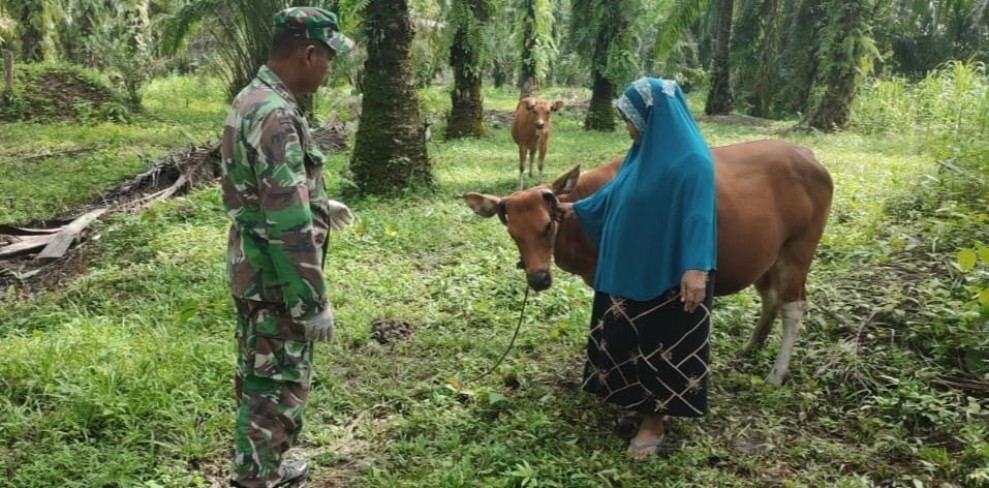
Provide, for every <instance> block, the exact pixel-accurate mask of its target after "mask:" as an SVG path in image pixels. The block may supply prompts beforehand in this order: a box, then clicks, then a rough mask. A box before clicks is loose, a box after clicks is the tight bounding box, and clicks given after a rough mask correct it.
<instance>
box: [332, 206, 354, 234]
mask: <svg viewBox="0 0 989 488" xmlns="http://www.w3.org/2000/svg"><path fill="white" fill-rule="evenodd" d="M326 207H327V209H328V210H329V212H330V228H331V229H333V230H340V229H344V228H346V227H348V226H350V224H352V223H354V214H353V213H351V211H350V208H349V207H347V206H346V205H344V204H343V202H338V201H336V200H329V201H327V202H326Z"/></svg>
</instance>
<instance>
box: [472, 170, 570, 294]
mask: <svg viewBox="0 0 989 488" xmlns="http://www.w3.org/2000/svg"><path fill="white" fill-rule="evenodd" d="M579 177H580V166H575V167H574V168H573V169H571V170H570V171H568V172H567V173H566V174H564V175H563V176H560V177H559V178H557V179H556V181H554V182H553V183H552V184H550V185H540V186H537V187H533V188H529V189H527V190H520V191H517V192H515V193H512V194H511V195H508V196H507V197H496V196H493V195H483V194H480V193H468V194H466V195H464V201H466V202H467V206H469V207H470V208H471V209H472V210H473V211H474V213H476V214H477V215H480V216H481V217H485V218H487V217H491V216H494V215H497V216H498V219H499V220H501V223H502V224H505V227H506V228H507V229H508V234H509V235H510V236H512V239H514V240H515V245H517V246H518V248H519V257H520V258H521V263H520V265H521V267H522V268H523V269H525V277H526V280H527V281H528V282H529V286H531V287H532V289H533V290H536V291H542V290H545V289H547V288H549V287H550V285H552V284H553V272H552V270H551V269H550V265H551V264H553V248H554V246H555V245H556V236H557V234H558V233H559V231H560V224H561V219H562V212H561V211H560V209H559V201H560V200H559V197H560V196H562V195H566V194H567V193H570V192H571V191H573V189H574V187H576V186H577V179H578V178H579Z"/></svg>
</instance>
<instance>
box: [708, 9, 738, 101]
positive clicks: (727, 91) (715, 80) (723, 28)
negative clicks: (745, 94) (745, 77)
mask: <svg viewBox="0 0 989 488" xmlns="http://www.w3.org/2000/svg"><path fill="white" fill-rule="evenodd" d="M717 7H718V17H717V19H718V21H717V22H718V27H717V29H718V31H717V32H718V34H717V38H716V41H715V46H714V56H713V58H712V59H711V88H710V90H709V91H708V93H707V103H706V104H705V106H704V113H706V114H707V115H725V114H730V113H731V111H732V108H734V102H733V100H732V95H731V80H730V77H729V73H730V71H731V67H730V66H729V64H728V60H729V56H728V55H729V53H730V52H731V23H732V18H733V14H734V12H735V2H734V0H719V1H718V2H717Z"/></svg>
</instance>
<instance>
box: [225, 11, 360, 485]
mask: <svg viewBox="0 0 989 488" xmlns="http://www.w3.org/2000/svg"><path fill="white" fill-rule="evenodd" d="M352 46H353V42H352V41H350V39H347V38H346V37H344V36H343V35H342V34H341V33H340V31H339V26H338V24H337V18H336V16H335V15H334V14H333V13H331V12H327V11H325V10H322V9H318V8H312V7H294V8H289V9H286V10H283V11H281V12H279V13H278V14H276V15H275V18H274V36H273V38H272V43H271V54H270V56H269V58H268V63H267V65H265V66H262V67H261V69H260V70H259V71H258V74H257V77H256V78H254V80H253V81H252V82H251V84H250V85H248V86H247V87H246V88H244V90H243V91H241V92H240V94H239V95H237V98H236V99H235V100H234V102H233V105H232V106H231V108H230V111H229V113H228V115H227V119H226V122H225V124H224V128H223V141H222V146H221V151H222V155H223V166H224V174H223V178H222V187H223V203H224V206H225V207H226V210H227V216H228V217H230V220H231V221H232V222H233V224H232V225H231V227H230V235H229V240H228V250H227V269H228V275H229V280H230V288H231V292H232V293H233V297H234V303H235V306H236V310H237V331H236V338H237V347H238V351H239V353H238V359H237V373H236V381H235V389H236V395H237V402H238V403H237V405H238V407H237V421H236V432H235V450H234V459H233V468H232V472H233V473H232V476H231V484H232V485H233V486H239V487H245V488H255V487H264V488H270V487H274V486H284V485H288V484H292V483H295V482H298V481H302V480H304V479H305V478H306V477H307V476H308V473H309V467H308V465H307V464H306V463H305V462H304V461H294V462H288V463H285V464H284V465H283V464H282V457H283V455H284V453H285V451H287V450H288V449H289V448H290V447H292V445H293V444H295V442H296V441H297V440H298V438H299V432H300V430H301V428H302V416H303V412H304V411H305V407H306V403H307V400H308V397H309V388H310V386H311V383H312V376H313V367H312V356H313V341H317V340H319V341H325V340H329V339H330V337H331V336H332V333H333V310H332V307H331V305H330V300H329V297H328V296H327V291H326V284H325V282H324V281H323V274H322V267H323V264H324V263H323V259H325V256H326V248H325V245H326V242H327V238H328V235H329V231H330V229H331V228H332V229H339V228H343V227H345V226H347V225H349V224H350V222H351V221H352V219H353V216H352V215H351V213H350V210H349V209H348V208H347V206H346V205H344V204H342V203H340V202H336V201H334V200H329V199H327V195H326V190H325V188H324V186H323V176H322V169H323V160H324V157H323V154H322V153H321V152H320V151H319V149H318V148H316V147H315V146H314V145H313V144H312V143H311V138H310V134H309V127H308V125H307V123H306V119H305V118H304V117H303V116H302V113H301V112H300V110H299V107H298V104H297V101H296V97H297V96H298V95H301V94H306V93H313V92H315V91H316V89H317V88H318V87H319V85H320V84H321V83H322V82H323V81H324V79H325V78H326V75H327V73H328V72H329V66H330V61H331V59H332V58H333V56H334V55H335V54H337V53H343V52H346V51H349V50H350V48H351V47H352Z"/></svg>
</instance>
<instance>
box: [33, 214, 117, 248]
mask: <svg viewBox="0 0 989 488" xmlns="http://www.w3.org/2000/svg"><path fill="white" fill-rule="evenodd" d="M104 212H106V207H103V208H98V209H96V210H93V211H91V212H89V213H86V214H83V215H82V216H81V217H79V218H77V219H75V220H73V221H72V223H70V224H69V225H66V226H65V227H62V229H61V230H59V231H58V233H56V234H55V235H54V236H53V237H51V242H49V243H48V244H47V245H46V246H45V248H44V249H43V250H42V251H41V252H40V253H38V255H37V256H35V257H34V259H36V260H38V259H57V258H60V257H62V256H64V255H65V251H67V250H68V249H69V246H71V245H72V243H73V242H75V241H76V238H77V237H79V234H80V233H81V232H82V231H83V230H84V229H85V228H86V226H88V225H89V224H90V223H92V222H93V221H94V220H96V218H97V217H99V216H100V215H103V213H104Z"/></svg>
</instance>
